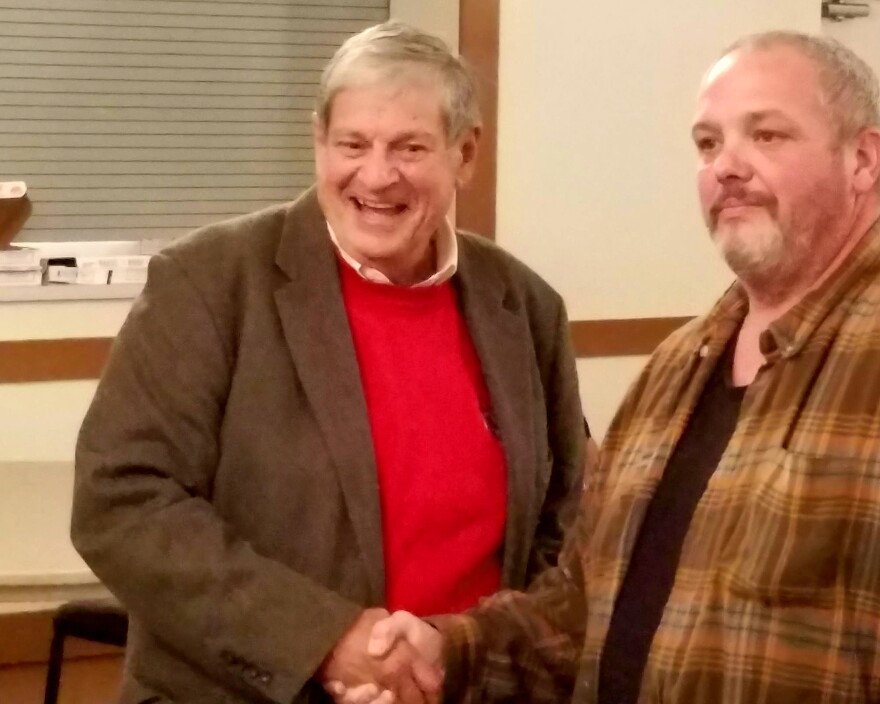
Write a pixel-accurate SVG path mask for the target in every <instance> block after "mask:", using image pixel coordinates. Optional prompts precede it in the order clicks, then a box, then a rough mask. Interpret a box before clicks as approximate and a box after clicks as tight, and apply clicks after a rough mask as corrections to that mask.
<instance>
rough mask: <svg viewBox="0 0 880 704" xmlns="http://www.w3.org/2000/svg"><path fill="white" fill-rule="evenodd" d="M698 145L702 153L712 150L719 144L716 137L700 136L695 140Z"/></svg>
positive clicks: (698, 149)
mask: <svg viewBox="0 0 880 704" xmlns="http://www.w3.org/2000/svg"><path fill="white" fill-rule="evenodd" d="M694 143H695V144H696V145H697V151H698V152H700V153H704V152H711V151H712V150H713V149H715V147H716V146H717V145H718V140H717V139H715V138H714V137H699V138H697V139H696V140H694Z"/></svg>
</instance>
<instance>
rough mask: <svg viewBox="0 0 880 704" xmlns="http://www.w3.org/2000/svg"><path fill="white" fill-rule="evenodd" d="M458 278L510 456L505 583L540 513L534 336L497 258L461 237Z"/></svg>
mask: <svg viewBox="0 0 880 704" xmlns="http://www.w3.org/2000/svg"><path fill="white" fill-rule="evenodd" d="M459 245H460V246H459V266H458V274H457V276H456V278H455V281H456V284H457V289H458V294H459V300H460V303H461V307H462V311H463V313H464V317H465V320H466V322H467V326H468V329H469V331H470V334H471V338H472V340H473V342H474V347H475V348H476V350H477V354H478V355H479V358H480V363H481V365H482V369H483V376H484V378H485V380H486V386H487V387H488V390H489V395H490V397H491V400H492V409H491V411H492V415H493V418H492V419H493V420H494V422H495V425H496V427H497V429H498V434H499V436H500V438H501V442H502V445H503V446H504V457H505V459H506V461H507V474H508V480H507V527H506V532H505V544H504V571H503V584H504V586H511V585H514V584H519V583H520V582H521V580H522V579H523V577H524V575H525V573H526V569H527V566H528V555H529V551H530V549H531V540H530V539H528V538H526V537H525V536H527V535H529V534H530V531H531V530H533V528H534V524H535V521H536V520H537V516H535V515H534V513H535V511H534V508H533V507H532V504H533V503H534V492H535V473H536V471H537V467H536V461H537V458H536V448H535V436H534V427H535V426H534V422H535V421H534V417H533V413H534V408H533V402H532V398H533V394H534V390H533V389H532V383H533V381H532V364H531V356H530V353H529V350H531V347H532V343H531V336H530V334H529V328H528V320H527V319H526V316H525V314H524V312H523V310H522V307H521V304H520V302H519V301H518V300H516V299H515V298H514V296H513V294H512V292H511V291H510V290H509V287H508V285H507V282H506V281H505V280H504V279H503V277H502V275H501V273H500V272H499V271H498V268H497V263H496V262H495V260H494V258H492V257H489V256H486V253H485V252H484V251H483V250H482V248H481V247H477V246H474V245H473V244H471V243H470V242H468V241H467V239H465V238H462V237H459Z"/></svg>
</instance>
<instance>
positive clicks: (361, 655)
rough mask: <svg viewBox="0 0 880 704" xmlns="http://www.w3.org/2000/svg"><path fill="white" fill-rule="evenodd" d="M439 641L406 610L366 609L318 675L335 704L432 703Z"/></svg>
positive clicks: (439, 676)
mask: <svg viewBox="0 0 880 704" xmlns="http://www.w3.org/2000/svg"><path fill="white" fill-rule="evenodd" d="M442 651H443V637H442V635H441V634H440V632H439V631H437V630H436V629H435V628H433V627H432V626H430V625H429V624H427V623H425V622H424V621H422V620H421V619H419V618H417V617H415V616H413V615H412V614H410V613H408V612H406V611H397V612H395V613H394V614H389V613H388V611H386V610H385V609H379V608H376V609H366V610H365V611H364V612H363V613H361V615H360V616H359V617H358V619H357V621H355V623H354V625H353V626H352V627H351V628H350V629H349V630H348V631H346V633H345V635H343V636H342V638H340V639H339V641H338V642H337V644H336V646H335V647H334V648H333V651H332V652H331V653H330V654H329V655H328V656H327V658H326V659H325V660H324V662H323V664H322V665H321V668H320V670H319V671H318V673H317V677H318V679H319V680H320V682H321V684H322V685H323V686H324V689H326V690H327V692H328V693H329V694H330V695H331V696H332V697H333V698H334V700H335V701H336V702H337V704H391V702H398V703H399V704H436V702H438V701H439V699H440V690H441V688H442V684H443V672H442V670H441V661H442Z"/></svg>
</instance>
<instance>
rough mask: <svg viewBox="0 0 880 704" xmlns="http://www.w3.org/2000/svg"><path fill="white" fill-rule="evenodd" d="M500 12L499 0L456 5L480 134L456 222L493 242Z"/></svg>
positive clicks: (471, 0)
mask: <svg viewBox="0 0 880 704" xmlns="http://www.w3.org/2000/svg"><path fill="white" fill-rule="evenodd" d="M499 13H500V1H499V0H460V2H459V15H458V49H459V52H460V53H461V55H462V56H463V57H464V58H465V59H466V60H467V61H468V63H469V64H470V65H471V67H472V68H473V69H474V72H475V73H476V74H477V82H478V87H479V90H480V110H481V112H482V114H483V131H482V134H481V136H480V146H479V154H478V157H477V168H476V171H475V173H474V177H473V180H472V181H471V182H470V184H469V185H468V186H467V187H466V188H463V189H462V190H461V192H459V194H458V197H457V200H456V213H455V222H456V225H457V226H458V227H461V228H463V229H465V230H470V231H471V232H477V233H479V234H481V235H484V236H486V237H488V238H489V239H495V188H496V178H497V170H498V47H499Z"/></svg>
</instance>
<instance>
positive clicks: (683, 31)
mask: <svg viewBox="0 0 880 704" xmlns="http://www.w3.org/2000/svg"><path fill="white" fill-rule="evenodd" d="M819 25H820V9H819V2H818V0H813V1H812V2H811V1H810V0H773V1H772V2H767V1H766V0H712V1H711V2H698V3H695V2H691V1H690V0H667V1H666V2H663V3H657V2H652V1H651V0H633V1H631V2H619V3H604V4H602V5H601V6H597V5H596V4H594V3H584V2H579V1H578V0H558V1H557V2H551V3H548V2H542V1H541V0H518V2H502V3H501V37H500V41H501V49H500V51H501V56H500V66H499V73H500V76H499V83H500V85H499V125H498V131H499V146H498V172H499V179H498V234H497V239H498V242H499V243H500V244H501V245H502V246H504V247H506V248H507V249H509V250H511V251H512V252H514V253H515V254H517V255H518V256H520V257H521V258H522V259H523V260H524V261H526V262H527V263H528V264H530V265H531V266H533V267H534V268H535V269H536V270H537V271H538V272H539V273H541V274H543V275H544V276H545V277H546V278H547V279H548V280H549V281H550V282H551V283H552V284H553V285H554V286H555V287H556V288H557V289H558V290H559V291H560V293H562V295H563V297H564V298H565V300H566V302H567V304H568V308H569V315H570V317H571V318H572V319H601V318H638V317H654V316H659V317H665V316H681V315H691V314H697V313H699V312H701V311H703V310H705V309H706V308H707V307H708V306H709V305H710V304H711V303H712V301H713V300H714V299H715V298H716V297H717V295H718V294H719V293H720V292H721V291H722V289H723V287H724V286H725V285H726V283H727V282H728V281H729V280H730V275H729V273H728V272H727V270H726V269H725V268H724V267H723V265H722V264H721V263H720V261H719V259H718V257H716V256H715V253H714V251H713V249H712V246H711V245H710V243H709V240H708V237H707V235H706V234H705V232H704V229H703V226H702V224H701V221H700V218H699V214H698V208H697V200H696V193H695V188H694V164H695V160H694V157H693V148H692V146H691V144H690V140H689V132H690V120H691V116H692V110H693V104H694V97H695V95H696V91H697V87H698V84H699V81H700V78H701V76H702V73H703V72H704V71H705V69H706V68H708V65H709V64H710V63H711V61H712V60H713V59H714V58H715V57H716V56H717V55H718V53H719V52H720V51H721V50H722V48H723V47H724V46H725V45H726V44H727V43H729V42H730V41H732V40H733V39H735V38H736V37H738V36H740V35H742V34H746V33H750V32H755V31H760V30H765V29H771V28H787V29H797V30H804V31H813V32H815V31H818V29H819ZM641 361H642V360H640V359H638V358H636V359H630V360H623V361H621V360H618V359H615V360H581V361H580V363H579V365H578V368H579V371H580V373H581V374H582V376H583V380H582V388H583V401H584V405H585V408H586V410H587V415H588V417H589V418H590V420H591V424H592V425H593V427H594V430H595V431H596V433H597V435H601V434H602V433H604V428H605V426H606V425H607V421H608V419H609V418H610V416H611V414H612V413H613V411H614V408H615V407H616V405H617V403H618V401H619V399H620V397H621V396H622V394H623V392H624V390H625V388H626V387H627V386H628V384H629V382H630V380H631V379H632V377H633V376H634V374H635V372H636V371H637V369H638V367H639V366H640V364H641Z"/></svg>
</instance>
